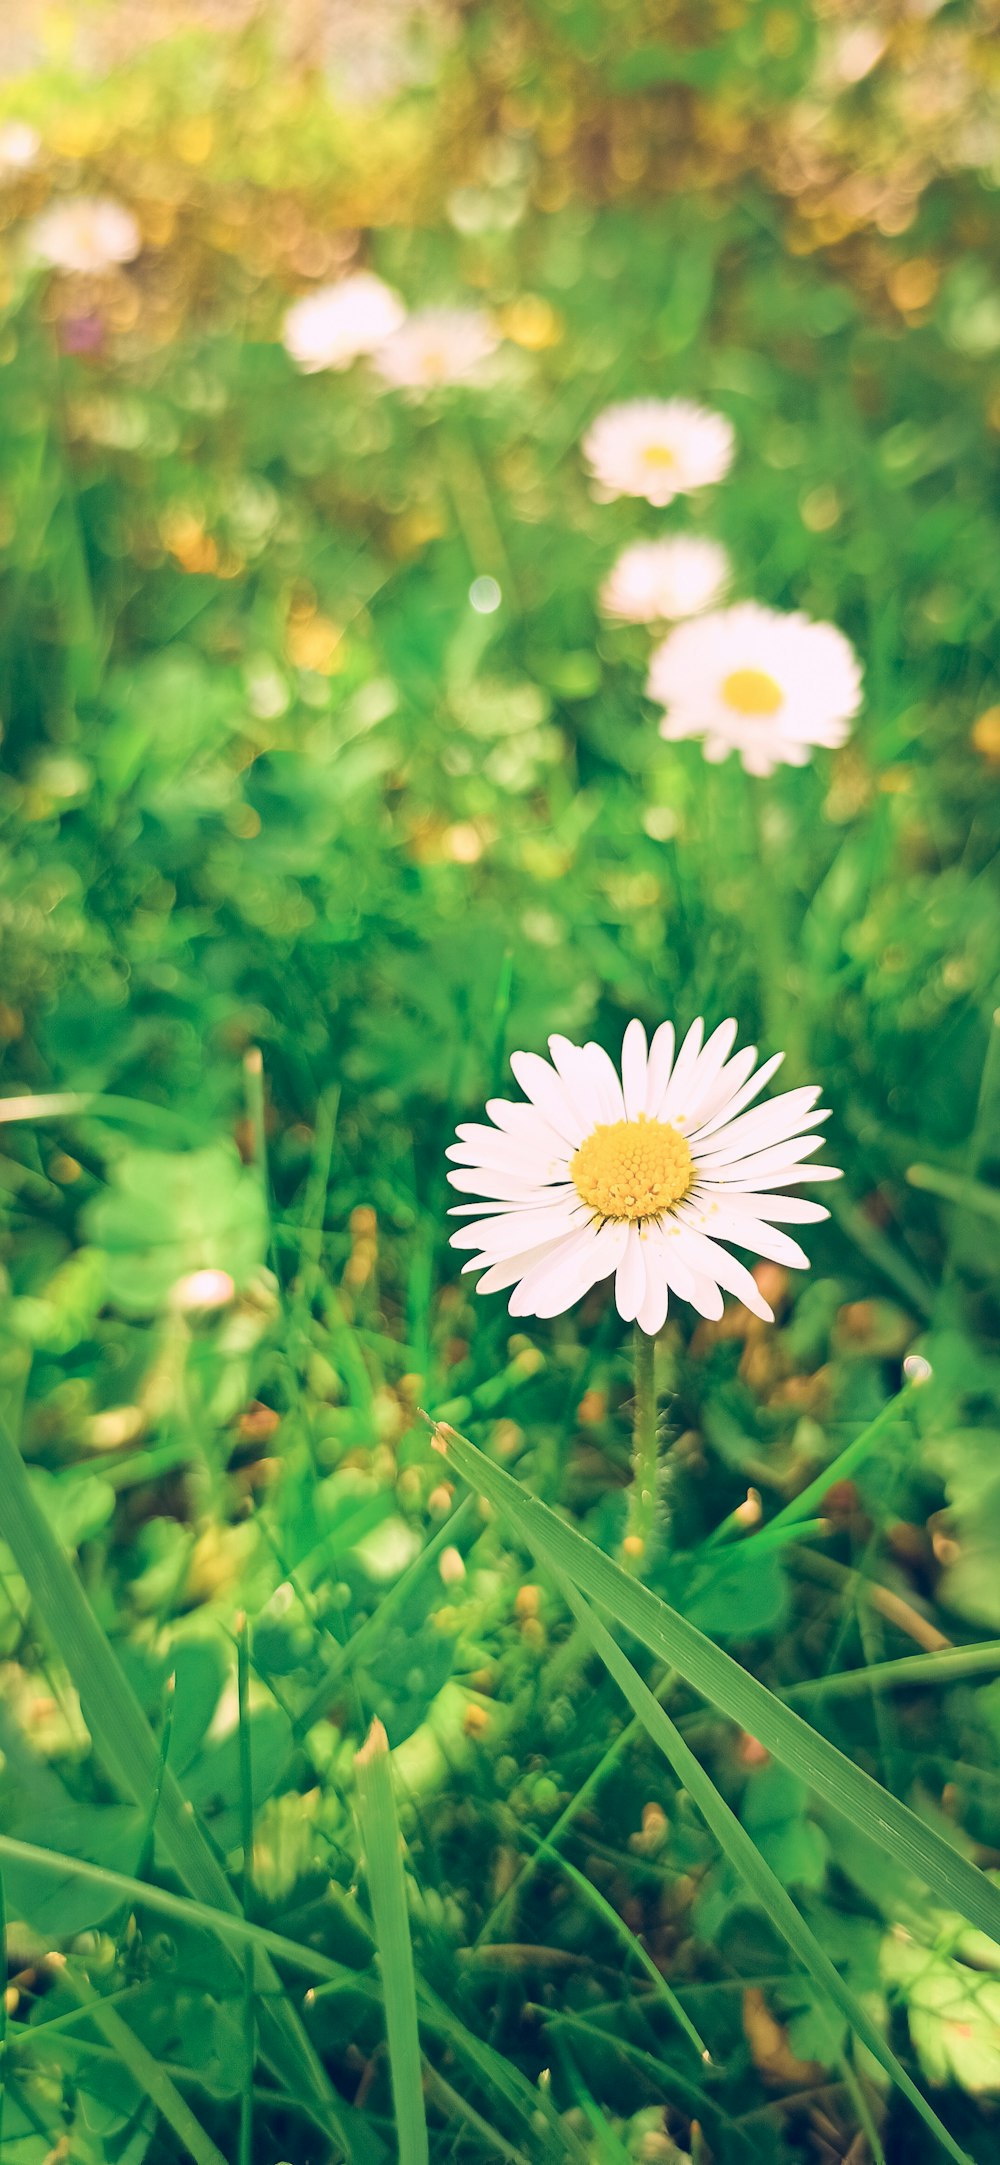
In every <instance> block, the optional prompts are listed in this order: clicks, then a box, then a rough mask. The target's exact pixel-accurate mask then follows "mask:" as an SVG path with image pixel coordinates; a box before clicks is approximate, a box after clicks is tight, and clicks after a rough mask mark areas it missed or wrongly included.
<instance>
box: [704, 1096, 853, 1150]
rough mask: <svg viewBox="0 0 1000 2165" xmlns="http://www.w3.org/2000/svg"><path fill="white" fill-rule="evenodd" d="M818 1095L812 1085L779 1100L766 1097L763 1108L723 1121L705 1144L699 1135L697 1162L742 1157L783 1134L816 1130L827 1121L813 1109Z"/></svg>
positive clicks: (823, 1115)
mask: <svg viewBox="0 0 1000 2165" xmlns="http://www.w3.org/2000/svg"><path fill="white" fill-rule="evenodd" d="M818 1096H819V1088H818V1086H817V1085H816V1084H812V1085H810V1086H809V1087H808V1088H807V1089H805V1090H786V1091H784V1093H783V1094H782V1096H781V1097H777V1098H769V1099H768V1102H767V1104H766V1105H757V1106H755V1107H754V1110H753V1112H752V1113H744V1114H743V1116H742V1118H741V1119H739V1120H727V1121H725V1122H724V1124H723V1125H722V1126H721V1127H720V1128H718V1129H717V1131H716V1133H715V1134H714V1135H712V1136H709V1137H708V1139H707V1141H704V1142H703V1140H702V1138H701V1137H700V1136H699V1138H698V1145H697V1153H696V1154H697V1157H698V1161H699V1163H702V1162H703V1161H707V1160H708V1159H717V1160H720V1161H721V1160H722V1159H723V1158H729V1157H736V1156H739V1155H741V1154H742V1155H745V1154H747V1153H748V1152H750V1151H752V1150H759V1149H761V1148H762V1147H763V1146H764V1145H765V1144H768V1143H771V1142H777V1141H778V1140H779V1138H780V1137H781V1136H783V1135H787V1136H794V1135H800V1134H804V1133H805V1132H806V1130H807V1129H808V1128H811V1127H817V1126H818V1125H819V1122H820V1121H821V1120H825V1119H827V1118H828V1114H827V1112H826V1110H825V1109H824V1108H819V1107H816V1100H817V1098H818ZM814 1108H816V1109H815V1110H814Z"/></svg>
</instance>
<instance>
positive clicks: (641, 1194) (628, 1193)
mask: <svg viewBox="0 0 1000 2165" xmlns="http://www.w3.org/2000/svg"><path fill="white" fill-rule="evenodd" d="M569 1171H570V1179H571V1180H572V1182H573V1185H574V1187H575V1189H576V1192H577V1194H578V1196H579V1197H580V1200H581V1202H582V1203H587V1204H588V1205H589V1207H590V1209H591V1210H595V1211H596V1212H597V1213H598V1216H599V1217H601V1218H626V1219H627V1220H628V1222H629V1224H630V1225H635V1224H637V1223H638V1222H639V1220H640V1219H642V1218H658V1217H659V1216H660V1214H661V1212H662V1211H664V1210H669V1209H670V1206H671V1204H672V1203H679V1202H680V1200H681V1197H682V1196H683V1195H686V1194H687V1192H688V1189H689V1188H690V1186H691V1184H692V1181H693V1179H694V1164H693V1161H692V1157H691V1152H690V1150H689V1149H688V1146H687V1144H686V1142H685V1140H684V1137H683V1135H678V1133H677V1130H676V1128H668V1127H667V1126H666V1124H665V1122H664V1121H662V1120H647V1118H646V1116H645V1114H644V1113H640V1115H639V1118H638V1120H614V1121H612V1122H611V1123H610V1124H609V1125H607V1126H603V1127H598V1128H595V1129H594V1131H593V1134H592V1135H588V1136H586V1137H585V1138H584V1140H583V1142H582V1143H581V1144H580V1148H579V1150H577V1151H576V1152H575V1154H574V1156H573V1157H572V1158H571V1159H570V1161H569Z"/></svg>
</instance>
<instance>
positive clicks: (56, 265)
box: [31, 195, 142, 276]
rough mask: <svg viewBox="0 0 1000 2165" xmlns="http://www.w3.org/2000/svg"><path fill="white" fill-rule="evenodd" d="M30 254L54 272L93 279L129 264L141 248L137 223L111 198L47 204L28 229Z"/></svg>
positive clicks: (77, 197)
mask: <svg viewBox="0 0 1000 2165" xmlns="http://www.w3.org/2000/svg"><path fill="white" fill-rule="evenodd" d="M31 247H32V252H33V254H34V255H35V256H37V257H38V258H39V260H40V261H41V262H42V263H50V264H51V265H52V267H53V269H54V270H57V271H78V272H83V273H86V274H89V275H90V276H94V275H95V274H97V273H99V272H101V271H109V270H112V269H113V268H114V266H115V264H117V263H131V261H132V259H133V257H134V256H137V255H138V253H139V250H140V248H141V247H142V234H141V232H140V230H139V224H138V220H137V219H135V218H133V216H132V213H131V211H130V210H126V208H125V205H124V203H116V202H115V201H114V199H113V198H112V197H111V196H88V195H78V196H73V197H71V198H70V199H68V200H67V201H66V202H64V203H50V205H49V208H48V210H44V211H42V213H41V215H40V216H39V217H38V218H36V219H35V222H34V225H33V226H32V228H31Z"/></svg>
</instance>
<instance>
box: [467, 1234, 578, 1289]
mask: <svg viewBox="0 0 1000 2165" xmlns="http://www.w3.org/2000/svg"><path fill="white" fill-rule="evenodd" d="M564 1239H565V1235H563V1236H562V1238H560V1239H559V1240H552V1241H549V1243H548V1245H547V1247H545V1248H526V1249H524V1250H523V1252H522V1253H521V1254H520V1255H509V1256H506V1257H505V1258H504V1261H503V1262H502V1263H491V1262H490V1261H489V1259H488V1257H487V1256H485V1255H474V1256H472V1257H471V1258H470V1260H469V1262H468V1263H463V1265H462V1270H463V1272H464V1271H467V1270H481V1271H482V1272H483V1275H482V1277H481V1278H480V1280H479V1283H478V1285H477V1287H476V1292H477V1293H505V1292H506V1291H507V1288H508V1286H512V1285H516V1284H517V1281H518V1279H519V1278H523V1277H524V1274H525V1271H527V1270H531V1269H532V1268H533V1266H534V1265H535V1264H536V1263H540V1262H541V1260H542V1257H543V1256H545V1255H551V1254H552V1252H553V1250H554V1249H556V1248H560V1247H562V1245H563V1240H564ZM484 1264H485V1265H486V1268H485V1269H483V1266H484Z"/></svg>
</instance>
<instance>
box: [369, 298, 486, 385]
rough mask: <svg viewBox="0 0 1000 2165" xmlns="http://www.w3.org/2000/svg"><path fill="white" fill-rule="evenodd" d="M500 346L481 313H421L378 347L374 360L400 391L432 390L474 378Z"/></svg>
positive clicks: (443, 310)
mask: <svg viewBox="0 0 1000 2165" xmlns="http://www.w3.org/2000/svg"><path fill="white" fill-rule="evenodd" d="M499 344H500V335H499V332H498V331H497V330H496V329H495V328H494V325H493V324H492V322H491V321H490V318H489V316H488V315H487V314H486V312H485V310H484V309H482V308H421V309H418V310H417V311H416V312H415V314H414V315H412V316H408V317H407V319H406V322H405V323H404V324H403V325H402V326H401V328H400V329H399V330H398V331H395V332H394V333H393V335H392V337H391V338H387V339H386V341H385V343H384V345H380V346H379V349H378V352H377V353H376V354H375V356H374V361H375V367H376V368H377V369H378V372H379V375H380V376H384V377H385V380H386V383H391V384H393V385H394V386H395V388H396V389H397V390H400V391H430V390H433V389H435V388H436V387H437V386H438V385H439V384H443V383H458V382H459V381H460V380H461V378H462V377H464V376H470V375H471V374H472V373H473V370H474V369H476V368H478V367H479V364H480V362H482V361H486V360H488V359H489V357H490V354H491V353H495V352H496V349H497V347H498V346H499Z"/></svg>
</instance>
